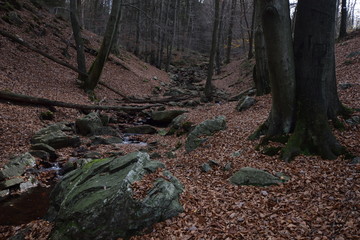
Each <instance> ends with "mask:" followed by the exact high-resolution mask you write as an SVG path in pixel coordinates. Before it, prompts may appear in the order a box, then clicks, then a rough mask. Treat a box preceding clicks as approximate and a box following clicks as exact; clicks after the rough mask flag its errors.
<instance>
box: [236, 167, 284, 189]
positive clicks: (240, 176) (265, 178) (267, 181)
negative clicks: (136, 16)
mask: <svg viewBox="0 0 360 240" xmlns="http://www.w3.org/2000/svg"><path fill="white" fill-rule="evenodd" d="M230 182H231V183H233V184H235V185H252V186H260V187H263V186H270V185H278V184H280V183H282V182H283V181H282V180H281V179H280V178H278V177H275V176H273V175H271V174H270V173H268V172H265V171H263V170H260V169H256V168H251V167H244V168H241V169H240V170H239V171H237V172H236V173H235V174H234V175H233V176H232V177H231V178H230Z"/></svg>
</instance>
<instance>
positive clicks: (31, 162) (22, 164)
mask: <svg viewBox="0 0 360 240" xmlns="http://www.w3.org/2000/svg"><path fill="white" fill-rule="evenodd" d="M35 165H36V162H35V158H34V157H33V156H32V155H31V154H30V153H25V154H23V155H20V156H17V157H14V158H12V159H10V161H9V162H8V163H7V164H6V165H5V166H4V167H3V168H2V169H1V170H0V180H4V179H7V178H12V177H15V176H21V175H22V174H23V173H24V172H25V170H26V168H28V167H34V166H35Z"/></svg>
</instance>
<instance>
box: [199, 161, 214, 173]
mask: <svg viewBox="0 0 360 240" xmlns="http://www.w3.org/2000/svg"><path fill="white" fill-rule="evenodd" d="M211 170H212V168H211V167H210V165H209V164H208V163H204V164H203V165H201V171H202V172H210V171H211Z"/></svg>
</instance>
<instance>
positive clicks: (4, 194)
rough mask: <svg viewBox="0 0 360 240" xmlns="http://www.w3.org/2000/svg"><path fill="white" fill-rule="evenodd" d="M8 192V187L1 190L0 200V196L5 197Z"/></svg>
mask: <svg viewBox="0 0 360 240" xmlns="http://www.w3.org/2000/svg"><path fill="white" fill-rule="evenodd" d="M9 194H10V190H9V189H5V190H2V191H0V200H1V199H2V198H5V197H6V196H8V195H9Z"/></svg>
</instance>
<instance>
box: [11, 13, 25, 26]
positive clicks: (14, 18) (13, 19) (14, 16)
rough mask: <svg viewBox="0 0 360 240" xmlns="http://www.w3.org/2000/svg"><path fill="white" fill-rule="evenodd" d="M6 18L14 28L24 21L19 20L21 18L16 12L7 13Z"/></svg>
mask: <svg viewBox="0 0 360 240" xmlns="http://www.w3.org/2000/svg"><path fill="white" fill-rule="evenodd" d="M7 17H8V20H9V22H10V23H12V24H14V25H16V26H20V25H22V24H23V23H24V21H23V20H22V19H21V17H20V16H19V15H17V13H16V12H9V13H8V14H7Z"/></svg>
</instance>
